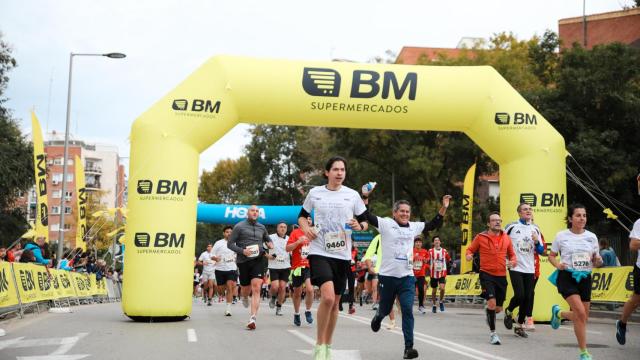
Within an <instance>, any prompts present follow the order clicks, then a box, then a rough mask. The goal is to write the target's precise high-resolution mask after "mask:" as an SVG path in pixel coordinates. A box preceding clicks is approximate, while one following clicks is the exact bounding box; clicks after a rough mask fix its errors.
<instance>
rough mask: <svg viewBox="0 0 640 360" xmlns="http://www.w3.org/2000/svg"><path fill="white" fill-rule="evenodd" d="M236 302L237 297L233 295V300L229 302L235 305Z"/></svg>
mask: <svg viewBox="0 0 640 360" xmlns="http://www.w3.org/2000/svg"><path fill="white" fill-rule="evenodd" d="M237 303H238V298H237V297H235V296H234V297H233V301H232V302H231V304H233V305H235V304H237Z"/></svg>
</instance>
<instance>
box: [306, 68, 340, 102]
mask: <svg viewBox="0 0 640 360" xmlns="http://www.w3.org/2000/svg"><path fill="white" fill-rule="evenodd" d="M302 88H303V89H304V91H305V92H306V93H307V94H309V95H311V96H330V97H338V96H339V95H340V74H339V73H338V72H337V71H335V70H333V69H326V68H304V74H303V75H302Z"/></svg>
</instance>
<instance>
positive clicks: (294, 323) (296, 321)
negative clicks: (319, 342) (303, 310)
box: [293, 314, 302, 326]
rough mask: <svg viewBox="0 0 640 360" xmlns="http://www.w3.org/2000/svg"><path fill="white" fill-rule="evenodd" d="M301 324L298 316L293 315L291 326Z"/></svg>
mask: <svg viewBox="0 0 640 360" xmlns="http://www.w3.org/2000/svg"><path fill="white" fill-rule="evenodd" d="M300 324H302V322H301V321H300V314H293V325H295V326H300Z"/></svg>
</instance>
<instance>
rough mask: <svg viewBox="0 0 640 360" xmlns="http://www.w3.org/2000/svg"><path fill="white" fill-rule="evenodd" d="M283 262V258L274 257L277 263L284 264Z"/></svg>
mask: <svg viewBox="0 0 640 360" xmlns="http://www.w3.org/2000/svg"><path fill="white" fill-rule="evenodd" d="M284 261H285V258H284V256H280V255H278V256H276V262H277V263H280V264H284Z"/></svg>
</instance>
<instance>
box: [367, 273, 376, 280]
mask: <svg viewBox="0 0 640 360" xmlns="http://www.w3.org/2000/svg"><path fill="white" fill-rule="evenodd" d="M364 278H365V280H367V281H371V280H378V274H372V273H366V274H365V275H364Z"/></svg>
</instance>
